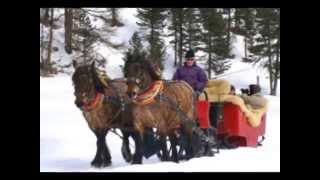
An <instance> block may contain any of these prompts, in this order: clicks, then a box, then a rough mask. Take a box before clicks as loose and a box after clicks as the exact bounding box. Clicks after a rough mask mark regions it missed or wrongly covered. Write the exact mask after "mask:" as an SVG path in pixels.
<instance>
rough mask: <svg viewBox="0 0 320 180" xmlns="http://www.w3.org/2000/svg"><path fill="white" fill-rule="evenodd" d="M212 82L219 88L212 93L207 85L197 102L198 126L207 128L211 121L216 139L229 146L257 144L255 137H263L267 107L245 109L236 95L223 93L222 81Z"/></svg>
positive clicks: (251, 145) (253, 145) (223, 83)
mask: <svg viewBox="0 0 320 180" xmlns="http://www.w3.org/2000/svg"><path fill="white" fill-rule="evenodd" d="M214 83H216V84H214V85H217V86H219V88H220V89H214V93H212V91H211V92H210V90H208V89H207V90H206V94H205V96H204V97H200V98H199V100H198V102H197V111H198V121H199V126H200V127H201V128H209V127H210V125H212V126H213V127H215V129H216V131H217V132H216V136H217V138H218V140H219V141H220V142H224V143H225V144H226V143H227V144H228V145H231V146H233V147H238V146H248V147H256V146H258V145H261V142H259V137H262V140H263V139H264V135H265V129H266V108H267V107H264V108H262V109H258V110H254V109H248V108H247V107H246V106H245V105H244V103H243V101H242V99H241V98H240V97H237V96H233V95H228V94H226V93H225V92H229V90H228V88H227V87H229V85H228V83H227V82H226V81H217V80H216V81H215V82H214ZM223 86H224V87H223ZM223 92H224V93H223Z"/></svg>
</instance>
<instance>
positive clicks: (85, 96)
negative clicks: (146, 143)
mask: <svg viewBox="0 0 320 180" xmlns="http://www.w3.org/2000/svg"><path fill="white" fill-rule="evenodd" d="M73 67H74V68H75V72H74V74H73V75H72V82H73V85H74V89H75V92H74V95H75V98H76V99H75V102H74V103H75V105H76V106H77V107H78V108H79V109H80V110H81V111H82V114H83V116H84V118H85V120H86V121H87V123H88V126H89V128H90V129H91V131H92V132H93V133H94V134H95V136H96V138H97V143H96V144H97V151H96V155H95V157H94V159H93V160H92V162H91V165H92V166H94V167H105V166H110V165H111V155H110V152H109V148H108V147H107V144H106V138H105V137H106V135H107V133H108V131H109V130H110V129H111V128H119V129H120V130H121V132H122V134H123V149H122V150H123V151H129V150H128V146H129V140H128V137H129V135H131V136H132V137H133V140H134V142H135V144H136V147H138V148H136V150H135V153H134V155H133V157H130V156H129V157H125V159H126V161H127V162H130V161H132V164H140V163H141V160H140V156H141V155H140V154H142V150H141V149H139V147H141V143H142V142H141V138H138V135H139V133H138V132H135V131H131V130H130V127H133V124H132V121H131V120H130V119H131V118H132V117H130V115H131V113H128V112H130V110H131V107H130V103H128V102H129V98H128V96H127V94H126V91H127V85H126V82H125V81H123V80H110V79H109V78H106V76H105V78H103V77H102V76H101V75H99V72H98V70H97V69H96V68H95V63H94V62H93V63H92V64H91V65H90V64H84V65H78V63H76V61H73ZM131 129H132V128H131ZM127 154H129V155H131V152H127Z"/></svg>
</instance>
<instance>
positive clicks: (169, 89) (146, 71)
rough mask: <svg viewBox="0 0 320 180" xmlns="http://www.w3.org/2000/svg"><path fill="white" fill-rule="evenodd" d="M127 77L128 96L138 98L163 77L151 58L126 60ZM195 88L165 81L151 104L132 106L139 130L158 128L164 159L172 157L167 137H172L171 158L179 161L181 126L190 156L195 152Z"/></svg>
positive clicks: (183, 83)
mask: <svg viewBox="0 0 320 180" xmlns="http://www.w3.org/2000/svg"><path fill="white" fill-rule="evenodd" d="M126 69H127V72H126V76H127V80H128V81H127V83H128V91H127V92H128V95H129V96H130V97H131V98H132V99H133V102H134V101H135V97H136V96H137V94H139V92H140V90H141V89H142V88H145V87H148V86H149V85H150V84H151V83H153V82H154V81H156V80H159V79H160V74H159V73H157V71H158V70H157V69H158V68H157V66H156V65H155V64H152V63H151V62H150V61H141V62H127V63H126ZM194 100H195V98H194V91H193V89H192V88H191V86H190V85H188V84H187V83H186V82H184V81H164V84H163V91H162V92H161V93H160V94H159V95H158V96H157V97H156V98H155V101H154V102H153V103H150V104H146V105H140V104H135V105H134V106H133V107H132V112H133V124H134V127H135V128H136V130H138V131H139V132H140V134H143V132H144V129H145V128H157V133H158V134H159V135H160V142H161V148H162V152H163V153H164V154H163V156H164V157H163V158H164V160H169V157H168V154H167V148H166V140H165V138H166V137H167V136H169V139H170V142H171V147H172V159H171V160H173V161H175V162H178V157H177V149H176V145H177V139H176V134H175V132H176V130H177V127H181V129H182V130H183V132H184V134H185V135H186V136H187V142H188V143H187V144H188V148H187V149H186V151H187V153H188V156H189V157H190V158H191V157H193V155H194V153H195V149H193V148H192V145H191V144H192V143H191V142H192V138H193V127H194V125H195V124H196V117H195V114H196V112H195V110H196V109H195V108H194V105H195V101H194Z"/></svg>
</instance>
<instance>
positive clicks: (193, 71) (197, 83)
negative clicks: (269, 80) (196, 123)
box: [172, 49, 214, 156]
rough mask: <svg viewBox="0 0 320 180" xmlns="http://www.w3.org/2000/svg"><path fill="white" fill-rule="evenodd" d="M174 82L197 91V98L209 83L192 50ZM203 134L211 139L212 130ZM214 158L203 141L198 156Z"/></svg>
mask: <svg viewBox="0 0 320 180" xmlns="http://www.w3.org/2000/svg"><path fill="white" fill-rule="evenodd" d="M172 79H173V80H183V81H185V82H186V83H188V84H189V85H190V86H191V87H192V88H193V90H194V91H195V93H196V95H197V97H199V95H200V94H201V93H202V92H203V90H204V88H205V86H206V85H207V83H208V78H207V75H206V73H205V72H204V70H203V69H202V68H201V67H199V66H198V65H197V63H196V60H195V56H194V52H193V50H192V49H190V50H189V51H187V53H186V55H185V62H184V64H183V66H181V67H179V68H178V69H177V70H176V72H175V73H174V75H173V78H172ZM202 131H203V133H204V134H205V135H206V136H207V137H209V136H210V129H209V128H205V129H202ZM203 155H204V156H213V155H214V153H213V152H212V150H211V145H210V143H209V142H206V141H204V140H202V142H201V147H200V150H199V152H198V155H197V156H203Z"/></svg>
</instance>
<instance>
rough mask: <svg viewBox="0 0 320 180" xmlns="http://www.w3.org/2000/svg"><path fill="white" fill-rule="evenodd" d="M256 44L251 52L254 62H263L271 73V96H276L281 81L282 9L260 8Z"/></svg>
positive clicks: (257, 19) (258, 10)
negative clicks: (278, 83) (278, 82)
mask: <svg viewBox="0 0 320 180" xmlns="http://www.w3.org/2000/svg"><path fill="white" fill-rule="evenodd" d="M256 26H257V32H258V33H259V36H257V37H256V38H255V41H256V44H255V45H254V46H252V47H251V48H250V49H249V50H250V52H251V53H253V54H254V55H255V57H254V62H255V63H256V62H261V61H262V64H263V65H264V67H265V68H267V69H268V72H269V80H270V81H269V82H270V94H271V95H276V89H277V81H278V79H280V9H279V8H259V9H257V18H256Z"/></svg>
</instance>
